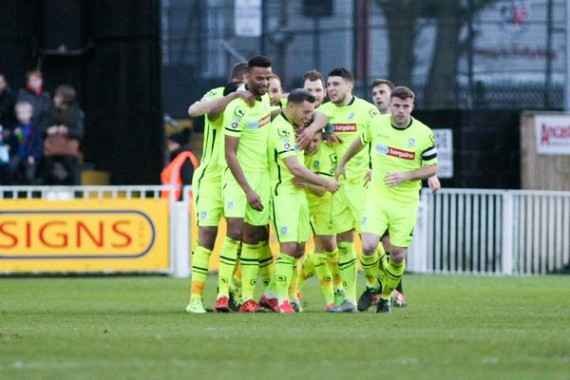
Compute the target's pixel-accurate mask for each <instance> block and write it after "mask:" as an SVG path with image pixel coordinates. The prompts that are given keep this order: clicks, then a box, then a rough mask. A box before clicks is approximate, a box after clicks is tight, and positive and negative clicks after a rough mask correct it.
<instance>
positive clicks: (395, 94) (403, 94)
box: [390, 86, 415, 100]
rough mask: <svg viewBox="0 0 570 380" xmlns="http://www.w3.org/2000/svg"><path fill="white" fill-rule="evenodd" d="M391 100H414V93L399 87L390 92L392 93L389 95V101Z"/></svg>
mask: <svg viewBox="0 0 570 380" xmlns="http://www.w3.org/2000/svg"><path fill="white" fill-rule="evenodd" d="M391 98H399V99H402V100H406V99H412V100H414V98H415V95H414V92H413V91H412V90H410V89H409V88H408V87H404V86H399V87H396V88H394V89H393V90H392V93H391V94H390V99H391Z"/></svg>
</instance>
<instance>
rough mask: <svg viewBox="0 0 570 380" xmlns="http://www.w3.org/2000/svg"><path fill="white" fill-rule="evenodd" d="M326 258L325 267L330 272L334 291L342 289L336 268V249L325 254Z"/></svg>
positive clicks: (338, 271)
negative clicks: (326, 266)
mask: <svg viewBox="0 0 570 380" xmlns="http://www.w3.org/2000/svg"><path fill="white" fill-rule="evenodd" d="M325 255H326V256H327V265H328V267H329V269H330V271H331V274H332V279H333V287H334V290H337V289H342V288H343V287H342V278H341V277H340V268H339V266H338V249H335V250H334V251H331V252H325Z"/></svg>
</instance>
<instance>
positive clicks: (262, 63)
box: [247, 55, 271, 71]
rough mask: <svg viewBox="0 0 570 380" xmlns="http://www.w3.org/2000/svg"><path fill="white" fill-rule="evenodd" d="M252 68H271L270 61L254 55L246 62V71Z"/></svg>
mask: <svg viewBox="0 0 570 380" xmlns="http://www.w3.org/2000/svg"><path fill="white" fill-rule="evenodd" d="M254 67H263V68H269V67H271V60H270V59H269V58H267V57H266V56H264V55H256V56H255V57H253V58H252V59H250V60H249V61H248V62H247V70H248V71H251V69H253V68H254Z"/></svg>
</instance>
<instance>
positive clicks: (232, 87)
mask: <svg viewBox="0 0 570 380" xmlns="http://www.w3.org/2000/svg"><path fill="white" fill-rule="evenodd" d="M239 86H240V84H239V83H236V82H230V83H228V84H226V86H225V87H224V96H226V95H228V94H231V93H232V92H236V91H237V89H238V87H239Z"/></svg>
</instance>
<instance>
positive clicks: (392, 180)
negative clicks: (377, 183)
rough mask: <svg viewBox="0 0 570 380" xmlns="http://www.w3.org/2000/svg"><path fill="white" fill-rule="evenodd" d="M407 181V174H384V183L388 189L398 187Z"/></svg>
mask: <svg viewBox="0 0 570 380" xmlns="http://www.w3.org/2000/svg"><path fill="white" fill-rule="evenodd" d="M407 180H408V173H405V172H392V173H388V174H386V176H384V183H385V184H386V186H388V187H394V186H398V185H399V184H401V183H402V182H406V181H407Z"/></svg>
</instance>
